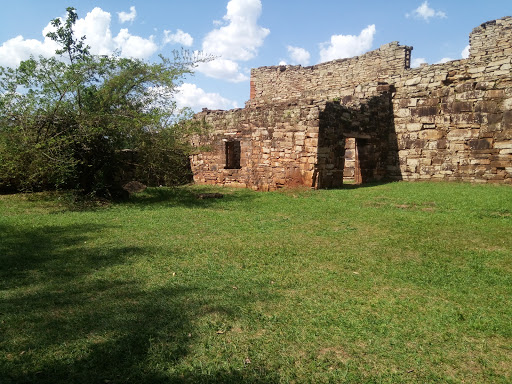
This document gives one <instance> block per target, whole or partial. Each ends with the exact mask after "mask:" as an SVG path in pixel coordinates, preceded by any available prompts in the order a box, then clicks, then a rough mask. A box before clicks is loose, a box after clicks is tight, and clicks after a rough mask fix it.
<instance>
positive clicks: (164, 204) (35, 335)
mask: <svg viewBox="0 0 512 384" xmlns="http://www.w3.org/2000/svg"><path fill="white" fill-rule="evenodd" d="M204 191H216V192H221V193H223V194H224V198H222V199H206V200H200V199H197V198H196V196H195V195H196V194H197V193H200V192H204ZM79 208H80V207H76V206H75V205H73V204H72V203H71V200H70V198H68V197H66V196H65V195H54V194H45V195H39V194H35V195H11V196H0V236H1V237H0V257H1V259H0V261H1V264H0V265H1V266H0V378H1V379H0V382H1V383H2V384H3V383H4V382H5V383H19V382H38V383H39V382H41V383H59V382H63V383H64V382H66V383H68V382H82V383H95V382H98V383H104V382H111V383H116V382H118V383H124V382H135V383H158V382H262V383H268V382H283V383H285V382H336V383H338V382H393V383H394V382H435V381H437V382H453V383H459V382H466V383H467V382H475V383H476V382H488V383H500V382H501V383H506V382H510V380H512V376H511V374H512V368H511V367H512V188H511V187H508V186H481V185H468V184H445V183H417V184H414V183H391V184H381V185H369V186H363V187H356V186H349V187H347V188H346V189H341V190H329V191H312V190H306V189H303V190H301V189H296V190H283V191H279V192H271V193H256V192H252V191H249V190H230V189H215V188H205V187H185V188H179V189H174V190H170V189H164V188H157V189H149V190H147V191H146V192H145V193H143V194H140V195H137V196H134V197H132V198H131V200H130V201H128V202H126V203H122V204H111V205H101V204H99V205H95V206H88V207H85V208H84V207H82V209H79Z"/></svg>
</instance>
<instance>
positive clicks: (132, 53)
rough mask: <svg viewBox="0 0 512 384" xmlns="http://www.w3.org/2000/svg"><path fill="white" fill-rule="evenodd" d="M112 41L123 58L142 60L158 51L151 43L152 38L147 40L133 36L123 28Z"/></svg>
mask: <svg viewBox="0 0 512 384" xmlns="http://www.w3.org/2000/svg"><path fill="white" fill-rule="evenodd" d="M113 40H114V43H115V45H116V47H117V48H118V49H120V50H121V56H123V57H134V58H136V59H144V58H147V57H149V56H151V55H152V54H153V53H155V52H156V51H157V50H158V46H157V45H156V44H155V43H154V42H153V36H150V37H149V39H144V38H142V37H140V36H133V35H131V34H130V33H129V32H128V29H125V28H123V29H121V30H120V31H119V34H118V35H117V36H116V37H114V39H113Z"/></svg>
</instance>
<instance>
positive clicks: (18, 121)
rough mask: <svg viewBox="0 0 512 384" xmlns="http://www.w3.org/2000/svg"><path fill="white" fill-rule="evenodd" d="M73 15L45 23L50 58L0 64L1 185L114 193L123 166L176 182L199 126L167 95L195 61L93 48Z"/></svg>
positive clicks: (194, 58)
mask: <svg viewBox="0 0 512 384" xmlns="http://www.w3.org/2000/svg"><path fill="white" fill-rule="evenodd" d="M77 18H78V16H77V13H76V11H75V9H74V8H68V9H67V19H66V20H65V22H63V21H62V20H61V19H55V20H52V25H53V27H54V28H55V31H54V32H50V33H48V35H47V36H48V37H50V38H51V39H52V40H53V41H55V42H57V43H58V44H59V45H60V49H58V50H57V51H56V53H57V54H58V55H59V56H60V57H59V59H57V58H44V57H39V59H35V58H31V59H29V60H27V61H24V62H22V63H21V64H20V65H19V66H18V68H15V69H13V68H2V67H0V190H1V189H3V190H9V189H10V190H13V191H20V190H42V189H54V188H72V189H77V190H80V191H82V192H84V193H96V194H103V195H107V196H108V195H114V194H115V193H116V192H117V191H118V190H119V189H120V182H121V180H122V179H123V176H124V175H125V174H126V173H127V172H133V170H135V172H136V173H137V176H138V178H139V180H140V181H142V182H154V183H160V184H162V183H167V184H168V183H176V182H178V181H179V179H180V177H182V176H183V175H184V173H183V164H184V159H186V156H187V155H188V154H189V153H190V151H191V146H190V145H189V144H188V142H189V140H188V138H189V136H190V135H191V134H195V133H197V132H198V131H199V130H201V129H202V127H201V126H200V125H199V124H198V123H197V122H192V121H191V120H189V119H187V118H188V117H190V115H189V112H188V111H185V112H183V111H178V110H177V108H176V103H175V102H174V100H173V95H174V93H175V91H176V87H177V86H178V85H179V84H180V83H181V81H182V79H183V77H184V76H185V75H187V74H190V73H192V70H193V68H194V67H195V66H196V64H197V63H198V62H201V61H207V60H209V58H208V57H203V56H201V55H191V54H188V53H187V52H181V53H175V55H174V58H173V60H172V61H171V60H170V59H168V58H164V57H161V58H160V59H161V60H160V62H158V63H148V62H145V61H143V60H136V59H129V58H121V57H119V56H118V55H112V56H97V55H92V54H91V53H90V51H89V47H88V46H87V45H85V36H84V37H81V38H78V39H77V38H76V37H75V35H74V31H73V26H74V24H75V22H76V20H77Z"/></svg>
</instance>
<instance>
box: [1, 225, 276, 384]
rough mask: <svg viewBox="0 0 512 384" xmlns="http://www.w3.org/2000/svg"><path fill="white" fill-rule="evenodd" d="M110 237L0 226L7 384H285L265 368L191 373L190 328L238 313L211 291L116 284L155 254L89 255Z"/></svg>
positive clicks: (66, 228) (82, 228)
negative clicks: (126, 270)
mask: <svg viewBox="0 0 512 384" xmlns="http://www.w3.org/2000/svg"><path fill="white" fill-rule="evenodd" d="M105 229H107V226H106V225H103V224H80V225H60V226H49V227H44V228H28V229H21V228H18V227H16V226H14V225H12V226H8V225H5V224H4V225H1V226H0V233H2V241H1V242H0V262H1V265H0V382H1V383H2V384H11V383H131V382H133V383H178V382H180V383H181V382H190V383H201V382H202V383H227V382H232V383H235V382H248V383H262V382H270V383H271V382H277V381H279V380H278V377H277V376H276V375H275V374H274V373H272V372H267V371H266V370H265V368H264V367H249V368H247V369H242V370H226V369H225V368H221V367H219V369H212V367H211V366H210V367H209V370H208V372H207V373H204V372H196V371H194V370H190V369H189V370H188V371H187V370H186V368H184V366H183V365H181V362H182V361H183V359H185V358H186V357H187V356H188V355H189V354H190V352H191V346H192V345H193V343H194V342H196V341H197V338H198V337H200V336H199V335H197V334H196V331H195V329H194V328H195V327H194V321H195V320H197V319H198V318H199V317H201V316H205V315H208V314H210V313H211V312H212V311H213V312H215V314H219V316H222V317H223V318H226V319H234V318H236V317H237V316H238V314H237V313H236V312H235V311H234V310H233V309H232V305H236V304H232V303H231V302H228V303H226V302H224V301H222V300H218V299H215V298H212V296H211V292H210V291H209V289H210V288H209V287H206V286H191V285H190V284H179V283H178V282H175V280H171V279H170V280H169V281H170V282H169V283H165V284H163V285H162V286H159V287H156V288H153V287H150V288H148V286H147V285H146V281H145V280H144V279H141V278H138V277H137V274H136V273H134V274H133V276H132V275H131V274H130V275H129V276H131V277H127V276H126V275H123V274H116V273H115V269H116V268H117V267H123V266H126V265H129V264H130V263H131V262H132V260H131V259H132V258H137V257H140V256H144V255H146V254H150V253H151V252H154V251H155V250H154V249H149V248H147V247H145V248H144V249H142V248H137V247H123V246H119V247H111V246H109V247H108V249H101V248H99V247H98V248H94V247H93V248H86V247H84V246H83V244H84V242H86V241H87V242H89V241H93V240H94V239H95V238H96V237H99V236H101V235H104V233H105V232H103V231H104V230H105ZM170 257H172V255H170ZM98 271H100V272H104V271H111V272H108V273H97V272H98ZM256 299H258V300H261V297H258V298H256ZM240 300H247V297H243V298H241V299H240ZM205 308H207V311H206V312H205Z"/></svg>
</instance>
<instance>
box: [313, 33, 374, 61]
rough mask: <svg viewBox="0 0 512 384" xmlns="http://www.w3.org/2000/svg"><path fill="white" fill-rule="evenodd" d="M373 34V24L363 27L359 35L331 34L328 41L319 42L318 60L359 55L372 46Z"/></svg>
mask: <svg viewBox="0 0 512 384" xmlns="http://www.w3.org/2000/svg"><path fill="white" fill-rule="evenodd" d="M374 35H375V24H372V25H369V26H368V27H366V28H365V29H363V30H362V31H361V33H360V34H359V36H354V35H333V36H331V41H330V42H326V43H322V44H320V61H321V62H324V61H330V60H335V59H342V58H345V57H352V56H357V55H360V54H362V53H364V52H366V51H368V50H369V49H370V48H371V47H372V44H373V37H374Z"/></svg>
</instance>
